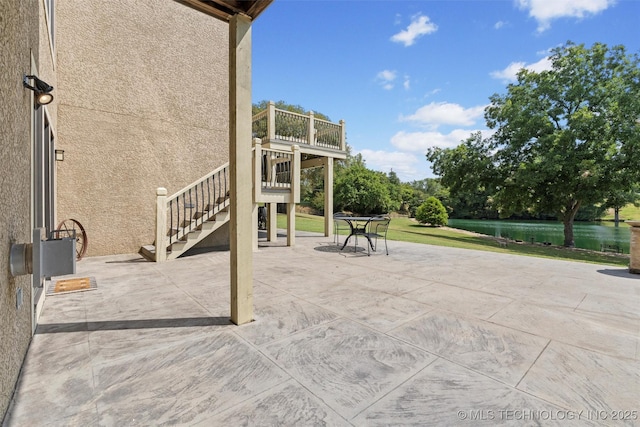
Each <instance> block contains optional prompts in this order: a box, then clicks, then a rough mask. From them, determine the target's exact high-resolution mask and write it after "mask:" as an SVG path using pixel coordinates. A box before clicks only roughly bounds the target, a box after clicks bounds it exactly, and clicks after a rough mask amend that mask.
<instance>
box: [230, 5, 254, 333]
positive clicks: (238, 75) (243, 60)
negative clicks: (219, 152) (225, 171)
mask: <svg viewBox="0 0 640 427" xmlns="http://www.w3.org/2000/svg"><path fill="white" fill-rule="evenodd" d="M251 102H252V100H251V19H250V18H249V17H247V16H245V15H239V14H236V15H233V16H232V17H231V19H230V20H229V166H230V179H231V194H230V196H231V197H230V199H231V200H230V202H231V204H230V211H231V220H230V234H231V236H230V248H231V254H230V255H231V256H230V258H231V267H230V268H231V321H232V322H233V323H235V324H237V325H241V324H243V323H247V322H250V321H252V320H253V247H252V246H253V242H252V241H253V239H252V230H253V227H254V226H257V225H256V224H254V222H253V211H254V206H255V204H254V203H253V195H252V189H253V171H252V167H251V166H252V158H251V157H252V151H251V131H252V130H251Z"/></svg>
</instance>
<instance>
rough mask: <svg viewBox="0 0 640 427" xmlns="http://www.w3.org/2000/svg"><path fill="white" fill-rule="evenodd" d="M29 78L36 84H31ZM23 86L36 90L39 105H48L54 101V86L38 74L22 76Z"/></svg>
mask: <svg viewBox="0 0 640 427" xmlns="http://www.w3.org/2000/svg"><path fill="white" fill-rule="evenodd" d="M29 80H33V84H34V86H31V85H30V84H29ZM22 86H24V87H26V88H27V89H30V90H32V91H34V92H35V94H36V102H37V103H38V104H39V105H47V104H50V103H51V101H53V95H51V91H52V90H53V86H51V85H49V84H48V83H46V82H44V81H42V80H40V79H39V78H37V77H36V76H32V75H29V76H26V75H25V76H24V77H23V78H22Z"/></svg>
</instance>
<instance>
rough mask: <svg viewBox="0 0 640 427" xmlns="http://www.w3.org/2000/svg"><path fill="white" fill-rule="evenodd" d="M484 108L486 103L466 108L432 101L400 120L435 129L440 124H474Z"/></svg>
mask: <svg viewBox="0 0 640 427" xmlns="http://www.w3.org/2000/svg"><path fill="white" fill-rule="evenodd" d="M484 109H485V106H484V105H480V106H477V107H472V108H464V107H462V106H461V105H458V104H452V103H448V102H432V103H431V104H428V105H425V106H423V107H420V108H419V109H418V110H416V112H415V113H413V114H412V115H410V116H406V117H405V116H401V117H400V120H401V121H411V122H418V123H420V124H424V125H427V126H429V127H431V128H433V129H436V128H437V127H438V126H440V125H455V126H472V125H473V124H475V122H476V119H478V118H479V117H481V116H482V115H483V114H484Z"/></svg>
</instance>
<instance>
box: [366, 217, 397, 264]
mask: <svg viewBox="0 0 640 427" xmlns="http://www.w3.org/2000/svg"><path fill="white" fill-rule="evenodd" d="M382 218H383V219H381V220H379V219H376V220H374V221H371V222H370V223H369V232H368V233H367V236H368V237H369V239H374V241H375V243H374V245H373V251H374V252H376V251H377V250H378V238H379V237H380V238H383V239H384V250H385V252H386V253H387V255H389V247H388V246H387V231H388V230H389V224H390V223H391V217H388V216H385V217H382ZM370 249H371V248H370V247H369V245H367V255H371V252H370Z"/></svg>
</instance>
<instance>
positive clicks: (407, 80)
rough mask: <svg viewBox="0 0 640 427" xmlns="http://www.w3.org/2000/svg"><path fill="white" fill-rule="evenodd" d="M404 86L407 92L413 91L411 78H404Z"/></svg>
mask: <svg viewBox="0 0 640 427" xmlns="http://www.w3.org/2000/svg"><path fill="white" fill-rule="evenodd" d="M402 85H403V86H404V88H405V90H409V89H411V79H410V78H409V76H404V83H403V84H402Z"/></svg>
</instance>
